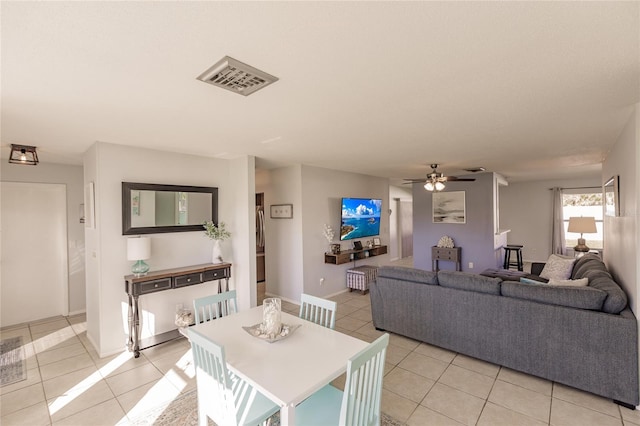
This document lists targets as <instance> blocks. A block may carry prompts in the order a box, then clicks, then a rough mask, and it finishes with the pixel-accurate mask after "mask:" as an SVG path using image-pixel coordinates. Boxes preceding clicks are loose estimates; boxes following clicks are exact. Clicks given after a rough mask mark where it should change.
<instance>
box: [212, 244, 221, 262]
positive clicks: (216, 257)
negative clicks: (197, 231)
mask: <svg viewBox="0 0 640 426" xmlns="http://www.w3.org/2000/svg"><path fill="white" fill-rule="evenodd" d="M222 262H224V261H223V260H222V246H221V241H220V240H213V251H212V253H211V263H222Z"/></svg>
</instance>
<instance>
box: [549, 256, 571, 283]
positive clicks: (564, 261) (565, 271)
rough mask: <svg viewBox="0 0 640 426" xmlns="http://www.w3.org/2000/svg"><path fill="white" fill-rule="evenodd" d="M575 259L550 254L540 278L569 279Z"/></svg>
mask: <svg viewBox="0 0 640 426" xmlns="http://www.w3.org/2000/svg"><path fill="white" fill-rule="evenodd" d="M575 261H576V260H575V259H574V258H572V257H564V256H558V255H557V254H552V255H551V256H549V259H548V260H547V263H546V264H545V265H544V268H543V269H542V272H540V276H541V277H542V278H546V279H548V280H550V279H552V278H555V279H558V280H568V279H569V278H570V277H571V272H572V270H573V264H574V263H575Z"/></svg>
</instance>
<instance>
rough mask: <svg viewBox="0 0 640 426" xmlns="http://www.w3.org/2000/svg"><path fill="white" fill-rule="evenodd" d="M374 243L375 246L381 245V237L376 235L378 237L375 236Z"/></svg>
mask: <svg viewBox="0 0 640 426" xmlns="http://www.w3.org/2000/svg"><path fill="white" fill-rule="evenodd" d="M373 245H374V246H379V245H380V238H377V237H376V238H374V239H373Z"/></svg>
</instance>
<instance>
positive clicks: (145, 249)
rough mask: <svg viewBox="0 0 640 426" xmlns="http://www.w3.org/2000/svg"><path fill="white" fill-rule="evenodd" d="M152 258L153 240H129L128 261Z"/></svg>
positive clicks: (140, 238) (144, 238) (146, 238)
mask: <svg viewBox="0 0 640 426" xmlns="http://www.w3.org/2000/svg"><path fill="white" fill-rule="evenodd" d="M150 257H151V238H149V237H135V238H128V239H127V260H146V259H149V258H150Z"/></svg>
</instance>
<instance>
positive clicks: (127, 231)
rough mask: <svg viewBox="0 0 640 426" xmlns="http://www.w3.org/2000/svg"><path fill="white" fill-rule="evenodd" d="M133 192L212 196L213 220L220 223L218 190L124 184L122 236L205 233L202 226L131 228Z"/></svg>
mask: <svg viewBox="0 0 640 426" xmlns="http://www.w3.org/2000/svg"><path fill="white" fill-rule="evenodd" d="M131 191H171V192H198V193H203V194H211V216H212V217H211V220H212V221H213V223H216V224H217V223H218V188H215V187H210V186H185V185H162V184H155V183H136V182H122V235H139V234H162V233H166V232H193V231H203V232H204V228H203V226H202V225H201V224H200V225H171V226H145V227H137V228H134V227H132V226H131Z"/></svg>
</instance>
